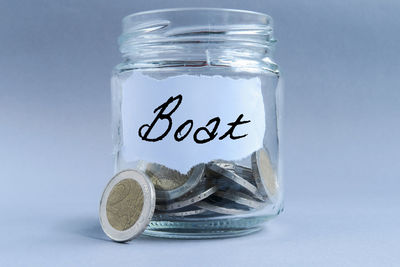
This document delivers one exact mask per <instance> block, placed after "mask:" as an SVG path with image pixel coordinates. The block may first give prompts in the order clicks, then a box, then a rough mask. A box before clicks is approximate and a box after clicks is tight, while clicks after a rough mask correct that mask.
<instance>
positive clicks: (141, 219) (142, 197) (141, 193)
mask: <svg viewBox="0 0 400 267" xmlns="http://www.w3.org/2000/svg"><path fill="white" fill-rule="evenodd" d="M155 202H156V193H155V189H154V186H153V184H152V182H151V181H150V179H149V178H148V177H147V175H145V174H144V173H142V172H139V171H136V170H125V171H122V172H120V173H118V174H116V175H115V176H114V177H113V178H112V179H111V180H110V182H109V183H108V184H107V186H106V188H105V190H104V192H103V195H102V197H101V201H100V224H101V226H102V228H103V231H104V232H105V233H106V235H107V236H108V237H109V238H111V239H112V240H114V241H117V242H126V241H129V240H131V239H133V238H135V237H137V236H138V235H140V234H141V233H142V232H143V231H144V230H145V229H146V227H147V225H148V224H149V223H150V220H151V218H152V217H153V213H154V209H155Z"/></svg>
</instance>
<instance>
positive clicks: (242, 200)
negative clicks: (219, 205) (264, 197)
mask: <svg viewBox="0 0 400 267" xmlns="http://www.w3.org/2000/svg"><path fill="white" fill-rule="evenodd" d="M214 195H215V196H217V197H220V198H222V199H228V200H230V201H232V202H235V203H237V204H240V205H244V206H246V207H249V208H252V209H259V208H261V207H263V206H265V203H263V202H260V201H257V200H255V199H254V198H252V197H250V196H248V195H246V194H243V193H241V192H229V191H228V192H224V191H218V192H216V193H215V194H214Z"/></svg>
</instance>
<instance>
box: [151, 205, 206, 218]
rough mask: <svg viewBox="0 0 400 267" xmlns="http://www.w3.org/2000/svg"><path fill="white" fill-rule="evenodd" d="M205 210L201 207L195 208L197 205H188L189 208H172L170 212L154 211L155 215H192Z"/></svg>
mask: <svg viewBox="0 0 400 267" xmlns="http://www.w3.org/2000/svg"><path fill="white" fill-rule="evenodd" d="M206 211H207V210H205V209H201V208H197V207H190V209H186V210H182V209H180V210H173V211H170V212H166V211H162V212H161V211H156V215H161V216H162V215H165V216H174V217H187V216H193V215H198V214H201V213H204V212H206Z"/></svg>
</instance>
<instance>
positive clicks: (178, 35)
mask: <svg viewBox="0 0 400 267" xmlns="http://www.w3.org/2000/svg"><path fill="white" fill-rule="evenodd" d="M119 43H120V51H121V53H122V55H123V59H124V61H123V62H122V63H121V64H119V65H118V66H116V68H115V69H114V72H113V78H112V111H113V142H114V153H115V171H116V172H118V171H121V170H124V169H135V170H139V171H141V172H143V173H145V174H146V175H147V176H148V177H149V179H151V181H152V182H153V184H154V186H155V189H156V197H157V202H156V210H155V215H154V217H153V219H152V222H151V223H150V225H149V227H148V228H147V230H146V231H145V234H147V235H152V236H159V237H175V238H212V237H227V236H237V235H243V234H247V233H252V232H254V231H257V230H259V229H260V227H261V226H262V224H263V223H264V222H265V221H267V220H269V219H270V218H273V217H275V216H276V215H277V214H279V213H280V211H281V210H282V207H283V205H282V181H281V177H280V174H279V169H278V158H279V157H278V106H279V105H277V103H278V102H279V101H277V97H278V96H279V91H278V90H277V84H278V80H279V71H278V66H277V64H276V63H275V62H274V61H273V59H272V54H271V53H272V50H273V47H274V44H275V40H274V38H273V28H272V20H271V18H270V17H269V16H267V15H265V14H261V13H256V12H250V11H242V10H227V9H206V8H196V9H193V8H190V9H168V10H156V11H149V12H141V13H136V14H133V15H130V16H127V17H125V18H124V20H123V33H122V35H121V37H120V40H119Z"/></svg>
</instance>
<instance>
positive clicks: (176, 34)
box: [119, 9, 278, 73]
mask: <svg viewBox="0 0 400 267" xmlns="http://www.w3.org/2000/svg"><path fill="white" fill-rule="evenodd" d="M119 43H120V51H121V53H122V55H123V57H124V59H125V61H128V62H130V63H134V64H135V65H137V66H139V67H142V68H143V67H144V68H147V67H151V68H154V67H158V68H159V67H171V66H172V67H180V66H183V67H204V66H219V67H224V66H226V67H240V68H263V69H267V70H269V71H273V72H275V73H277V72H278V66H277V65H276V64H275V63H274V62H273V60H272V52H273V49H274V44H275V40H274V38H273V28H272V20H271V18H270V17H268V16H267V15H264V14H259V13H253V12H247V11H236V10H223V9H178V10H160V11H153V12H144V13H138V14H133V15H131V16H128V17H126V18H125V19H124V20H123V33H122V35H121V37H120V39H119Z"/></svg>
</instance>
